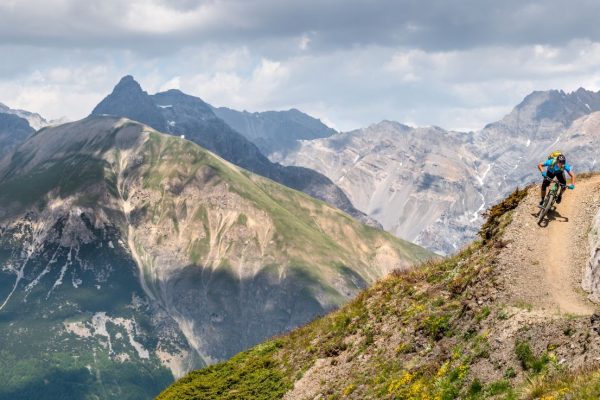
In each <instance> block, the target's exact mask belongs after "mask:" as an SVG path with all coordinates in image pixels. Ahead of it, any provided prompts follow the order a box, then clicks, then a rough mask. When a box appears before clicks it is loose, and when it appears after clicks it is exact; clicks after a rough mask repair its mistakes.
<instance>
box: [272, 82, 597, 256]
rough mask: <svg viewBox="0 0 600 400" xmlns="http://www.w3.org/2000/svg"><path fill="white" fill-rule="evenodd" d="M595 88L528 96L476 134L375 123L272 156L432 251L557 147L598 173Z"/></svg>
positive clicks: (460, 234) (455, 238)
mask: <svg viewBox="0 0 600 400" xmlns="http://www.w3.org/2000/svg"><path fill="white" fill-rule="evenodd" d="M599 110H600V92H591V91H587V90H584V89H579V90H577V91H575V92H573V93H565V92H563V91H557V90H551V91H543V92H533V93H531V94H530V95H529V96H527V97H526V98H525V99H524V100H523V101H522V102H521V103H520V104H519V105H517V106H516V107H515V108H514V109H513V110H512V112H511V113H510V114H508V115H507V116H505V117H504V118H503V119H502V120H500V121H498V122H494V123H491V124H489V125H487V126H486V127H485V128H483V129H482V130H480V131H477V132H468V133H465V132H450V131H446V130H444V129H441V128H437V127H431V128H411V127H407V126H404V125H401V124H399V123H395V122H387V121H384V122H382V123H379V124H375V125H373V126H370V127H367V128H364V129H359V130H356V131H352V132H347V133H338V134H336V135H333V136H331V137H329V138H324V139H316V140H310V141H302V144H301V146H300V147H299V148H298V149H297V150H292V151H290V152H288V154H287V156H286V157H284V158H283V159H282V160H281V162H282V163H284V164H286V165H300V166H304V167H307V168H312V169H315V170H317V171H319V172H321V173H323V174H324V175H326V176H328V177H329V178H330V179H331V180H332V181H333V182H334V183H336V184H337V185H338V186H339V187H340V188H342V189H343V190H344V192H345V193H346V194H347V195H348V197H349V198H350V200H351V201H352V202H353V204H355V205H356V207H357V208H358V209H360V210H361V211H363V212H365V213H367V214H368V215H370V216H371V217H373V218H375V219H376V220H378V221H379V222H381V223H382V225H383V226H384V228H385V229H386V230H388V231H390V232H392V233H394V234H395V235H397V236H399V237H401V238H404V239H406V240H409V241H413V242H415V243H418V244H420V245H422V246H425V247H426V248H429V249H431V250H433V251H437V252H440V253H451V252H453V251H455V250H456V249H458V248H460V247H461V246H463V245H464V244H465V243H467V242H468V241H470V240H471V239H473V237H474V236H475V233H476V231H477V229H478V228H479V226H480V224H481V217H480V213H481V212H482V211H484V210H486V208H487V207H488V206H489V205H491V204H493V203H495V202H496V201H498V200H499V199H501V198H502V197H504V196H505V195H506V194H508V193H509V192H510V191H511V190H513V189H514V188H515V187H517V186H524V185H526V184H529V183H531V182H534V181H536V180H538V179H539V178H538V176H539V173H538V171H537V168H536V165H537V163H538V162H540V161H542V160H543V159H545V157H546V156H547V154H549V153H550V152H551V151H553V150H556V149H560V150H562V151H563V152H564V153H565V154H566V156H567V159H568V160H569V162H570V163H572V164H573V165H574V168H575V171H591V170H595V169H598V164H597V161H598V158H599V155H598V154H599V153H598V149H599V148H600V130H599V129H598V123H597V121H598V120H599V119H600V114H598V113H597V111H599Z"/></svg>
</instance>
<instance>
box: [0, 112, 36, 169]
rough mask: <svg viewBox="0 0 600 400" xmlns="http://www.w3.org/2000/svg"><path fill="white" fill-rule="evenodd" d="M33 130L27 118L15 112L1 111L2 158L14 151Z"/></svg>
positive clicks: (0, 136) (0, 153) (0, 141)
mask: <svg viewBox="0 0 600 400" xmlns="http://www.w3.org/2000/svg"><path fill="white" fill-rule="evenodd" d="M0 105H1V104H0ZM33 132H34V130H33V128H32V127H31V126H29V123H28V122H27V120H25V119H23V118H20V117H18V116H16V115H14V114H7V113H2V112H0V159H2V157H4V156H5V155H7V154H9V153H10V152H12V151H13V150H14V149H15V148H16V147H17V146H18V145H20V144H21V143H23V142H24V141H25V139H26V138H27V136H29V135H30V134H32V133H33Z"/></svg>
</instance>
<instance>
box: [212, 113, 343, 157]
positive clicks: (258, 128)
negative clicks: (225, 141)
mask: <svg viewBox="0 0 600 400" xmlns="http://www.w3.org/2000/svg"><path fill="white" fill-rule="evenodd" d="M212 110H213V111H214V113H215V114H216V115H217V116H218V117H219V118H221V119H222V120H223V121H225V122H226V123H227V125H229V126H231V127H232V128H233V129H235V130H236V131H238V132H240V133H241V134H242V135H244V136H245V137H246V138H247V139H248V140H250V141H252V142H253V143H254V144H255V145H256V146H258V148H259V149H260V151H261V152H262V153H263V154H265V155H267V156H268V157H269V158H270V159H271V160H278V159H281V158H282V157H283V156H284V155H285V154H286V153H287V152H288V151H289V150H290V149H294V148H296V147H297V146H298V140H311V139H319V138H326V137H329V136H331V135H334V134H335V133H336V131H335V130H333V129H331V128H329V127H328V126H327V125H325V124H323V123H322V122H321V121H320V120H318V119H316V118H313V117H311V116H310V115H307V114H305V113H303V112H301V111H299V110H297V109H295V108H293V109H291V110H288V111H266V112H253V113H250V112H248V111H236V110H232V109H230V108H227V107H219V108H215V107H213V108H212Z"/></svg>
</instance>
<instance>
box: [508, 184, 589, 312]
mask: <svg viewBox="0 0 600 400" xmlns="http://www.w3.org/2000/svg"><path fill="white" fill-rule="evenodd" d="M599 193H600V176H593V177H591V178H585V179H581V180H578V181H577V182H576V185H575V190H573V191H567V192H565V195H564V196H563V200H562V203H561V204H557V205H555V209H554V210H553V211H551V212H550V213H549V217H550V221H549V224H548V225H547V226H542V227H540V226H538V225H537V219H536V214H537V211H538V208H537V203H538V202H539V197H540V195H539V185H538V186H536V187H535V188H533V189H531V190H530V193H529V194H528V196H527V197H526V198H525V199H524V200H523V202H522V203H521V204H520V205H519V207H517V209H516V210H515V213H514V216H513V222H512V223H511V224H510V226H509V227H508V228H507V229H506V233H505V236H504V239H505V240H506V242H507V243H508V244H507V246H506V247H505V248H504V249H503V250H502V251H501V253H500V255H499V257H498V261H499V268H498V271H499V273H500V274H499V277H500V282H501V283H502V286H503V288H504V290H503V294H502V297H505V298H504V299H503V300H504V301H505V302H506V303H507V304H511V305H517V306H520V307H524V308H535V309H544V310H548V311H554V312H559V313H567V314H574V315H589V314H592V313H593V312H594V310H595V309H596V308H598V307H597V306H595V305H594V304H593V303H592V302H590V301H589V300H587V294H586V293H585V292H584V291H583V290H582V289H581V279H582V276H583V275H582V274H583V273H582V271H583V268H584V266H585V263H586V262H587V257H588V255H589V250H588V241H587V234H588V231H589V227H590V224H591V221H592V218H593V216H594V215H595V214H596V212H597V211H598V208H599V207H600V195H599Z"/></svg>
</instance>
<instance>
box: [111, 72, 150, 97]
mask: <svg viewBox="0 0 600 400" xmlns="http://www.w3.org/2000/svg"><path fill="white" fill-rule="evenodd" d="M122 90H127V91H137V92H141V93H145V92H144V90H142V86H141V85H140V84H139V83H138V81H136V80H135V78H134V77H133V76H131V75H125V76H124V77H122V78H121V80H119V83H117V85H116V86H115V87H114V89H113V93H115V92H117V91H122Z"/></svg>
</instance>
